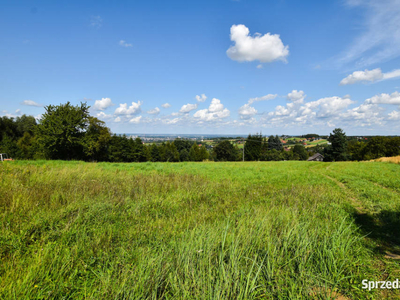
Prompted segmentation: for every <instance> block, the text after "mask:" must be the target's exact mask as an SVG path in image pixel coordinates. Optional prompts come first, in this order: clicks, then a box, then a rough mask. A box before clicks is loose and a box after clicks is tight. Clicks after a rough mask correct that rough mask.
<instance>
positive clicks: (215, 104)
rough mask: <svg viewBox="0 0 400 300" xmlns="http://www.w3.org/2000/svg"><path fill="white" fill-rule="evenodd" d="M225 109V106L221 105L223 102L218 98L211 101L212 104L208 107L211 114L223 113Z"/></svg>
mask: <svg viewBox="0 0 400 300" xmlns="http://www.w3.org/2000/svg"><path fill="white" fill-rule="evenodd" d="M223 109H224V105H223V104H222V103H221V100H219V99H217V98H213V99H212V100H211V104H210V106H209V107H208V111H209V112H219V111H222V110H223Z"/></svg>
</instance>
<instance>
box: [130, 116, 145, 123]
mask: <svg viewBox="0 0 400 300" xmlns="http://www.w3.org/2000/svg"><path fill="white" fill-rule="evenodd" d="M141 118H142V116H138V117H136V118H133V119H130V120H129V123H132V124H139V123H140V119H141Z"/></svg>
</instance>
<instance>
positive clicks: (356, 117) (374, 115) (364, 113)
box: [339, 103, 384, 127]
mask: <svg viewBox="0 0 400 300" xmlns="http://www.w3.org/2000/svg"><path fill="white" fill-rule="evenodd" d="M382 111H383V109H382V108H381V107H379V106H378V105H376V104H368V103H363V104H361V105H360V106H358V107H355V108H353V109H349V110H347V111H346V112H344V113H342V114H340V115H339V119H341V122H342V123H343V122H345V121H347V122H348V123H349V124H351V125H352V126H354V127H356V126H361V127H365V126H374V125H383V122H382V121H383V119H384V117H383V116H382V115H381V112H382Z"/></svg>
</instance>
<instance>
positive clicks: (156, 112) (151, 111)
mask: <svg viewBox="0 0 400 300" xmlns="http://www.w3.org/2000/svg"><path fill="white" fill-rule="evenodd" d="M147 113H148V114H150V115H158V114H159V113H160V109H159V108H158V107H156V108H153V109H150V110H148V111H147Z"/></svg>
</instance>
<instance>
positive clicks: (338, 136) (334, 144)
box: [324, 128, 348, 161]
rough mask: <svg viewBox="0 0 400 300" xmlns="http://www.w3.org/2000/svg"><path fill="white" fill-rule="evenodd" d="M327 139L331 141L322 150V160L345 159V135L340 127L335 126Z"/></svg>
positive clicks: (346, 157)
mask: <svg viewBox="0 0 400 300" xmlns="http://www.w3.org/2000/svg"><path fill="white" fill-rule="evenodd" d="M328 141H329V142H330V143H331V145H329V146H328V147H326V148H325V151H324V161H343V160H347V159H348V156H347V137H346V134H345V133H344V132H343V130H342V129H340V128H336V129H334V130H333V132H332V133H331V134H330V135H329V138H328Z"/></svg>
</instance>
